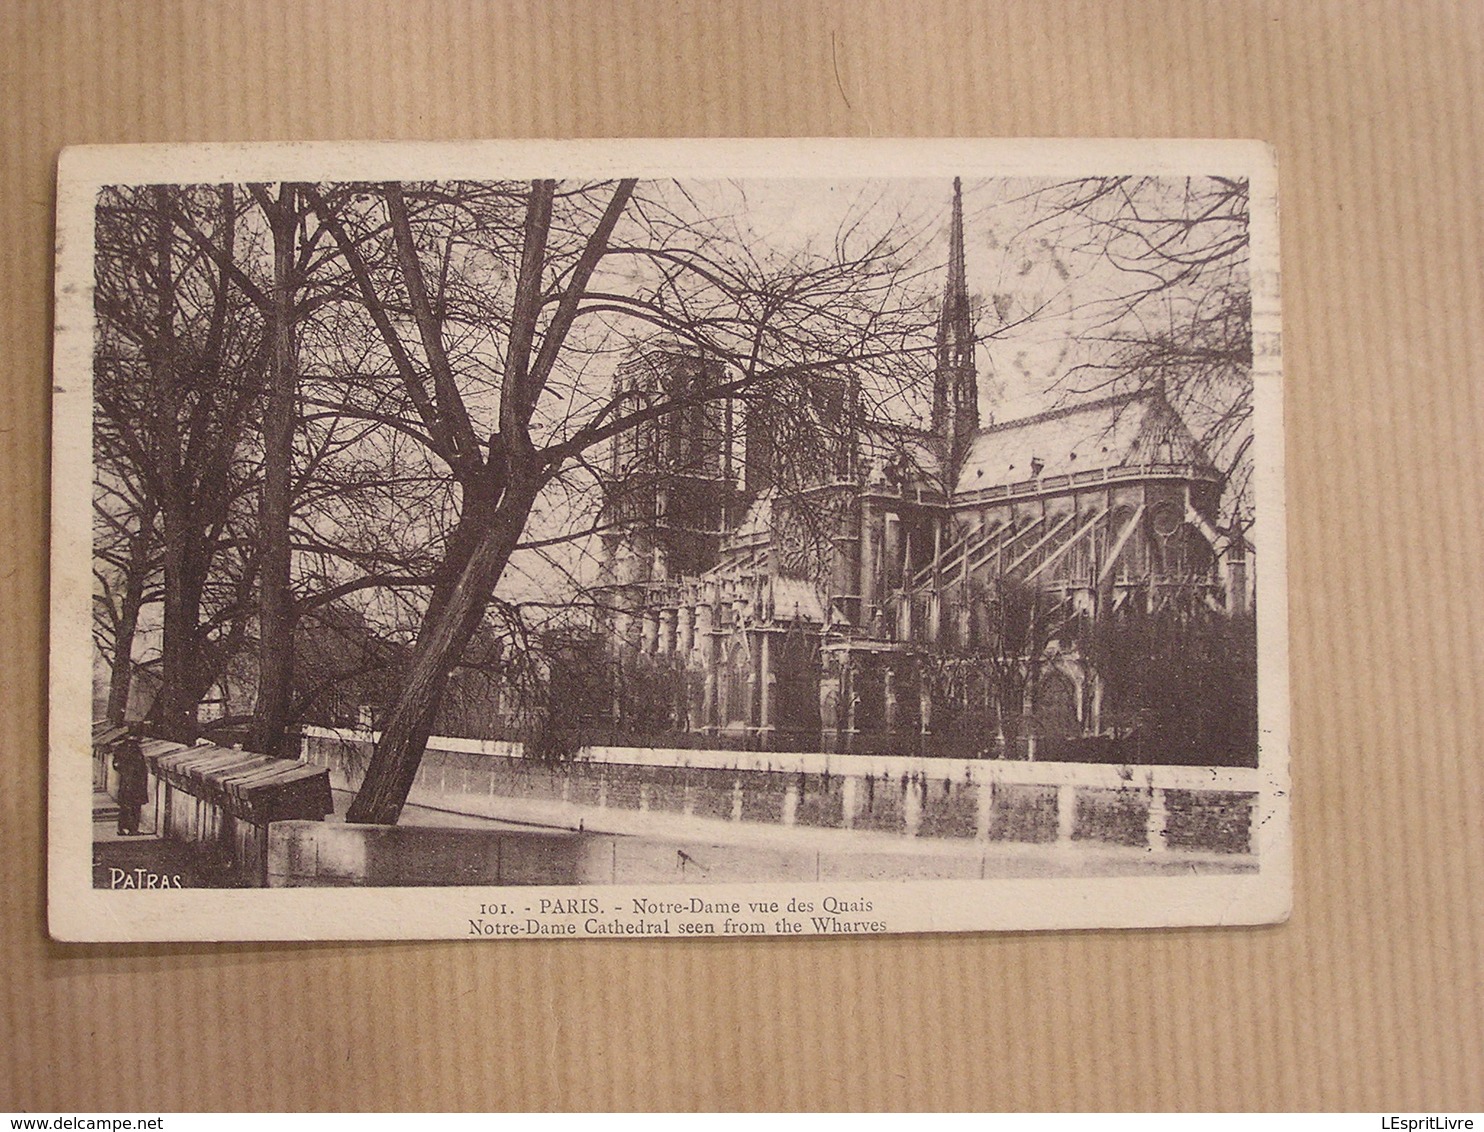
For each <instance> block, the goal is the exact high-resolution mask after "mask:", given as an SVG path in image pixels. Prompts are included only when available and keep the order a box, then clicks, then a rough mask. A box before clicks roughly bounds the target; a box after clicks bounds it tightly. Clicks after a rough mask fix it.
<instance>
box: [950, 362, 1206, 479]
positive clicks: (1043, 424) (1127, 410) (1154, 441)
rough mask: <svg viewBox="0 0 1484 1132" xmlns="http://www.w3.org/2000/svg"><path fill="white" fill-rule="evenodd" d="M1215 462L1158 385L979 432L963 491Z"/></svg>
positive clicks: (963, 473) (967, 462)
mask: <svg viewBox="0 0 1484 1132" xmlns="http://www.w3.org/2000/svg"><path fill="white" fill-rule="evenodd" d="M1153 464H1161V465H1170V464H1175V465H1194V466H1197V467H1199V468H1202V469H1205V470H1209V469H1210V460H1209V459H1208V458H1207V456H1206V453H1205V452H1204V450H1203V449H1202V448H1201V446H1200V444H1199V443H1198V442H1197V441H1196V439H1195V437H1193V436H1192V435H1191V433H1190V430H1189V429H1188V428H1187V427H1186V426H1185V422H1184V421H1182V420H1181V419H1180V415H1179V414H1178V413H1177V412H1176V411H1175V410H1174V409H1173V408H1172V407H1171V406H1170V403H1169V401H1167V400H1166V399H1165V396H1164V393H1163V391H1162V390H1161V389H1160V388H1159V387H1158V386H1150V387H1149V388H1146V389H1141V390H1138V391H1136V392H1133V393H1124V394H1120V395H1118V396H1114V397H1104V398H1101V399H1099V400H1095V401H1084V402H1081V403H1080V404H1075V405H1068V406H1066V407H1064V408H1060V409H1053V410H1051V411H1049V412H1045V413H1038V414H1036V415H1035V416H1033V417H1024V418H1022V419H1020V420H1015V421H1004V422H1002V423H1000V424H993V425H990V426H988V427H987V428H981V429H980V430H979V431H978V432H976V433H975V434H974V439H973V442H972V444H971V445H970V447H969V452H968V455H967V457H966V458H965V460H964V466H963V470H962V471H961V472H960V473H959V477H958V491H959V492H960V493H969V492H976V491H982V490H984V489H986V488H991V487H1000V486H1004V485H1008V484H1016V483H1023V482H1025V481H1027V480H1032V479H1037V478H1041V479H1045V478H1047V477H1052V476H1068V475H1076V474H1078V473H1083V472H1099V471H1111V470H1114V469H1120V468H1134V467H1147V466H1149V465H1153Z"/></svg>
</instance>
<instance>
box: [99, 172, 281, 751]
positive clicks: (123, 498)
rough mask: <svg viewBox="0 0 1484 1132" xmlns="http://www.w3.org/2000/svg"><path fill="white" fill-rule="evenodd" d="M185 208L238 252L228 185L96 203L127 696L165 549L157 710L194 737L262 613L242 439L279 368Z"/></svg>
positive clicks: (107, 476) (105, 472)
mask: <svg viewBox="0 0 1484 1132" xmlns="http://www.w3.org/2000/svg"><path fill="white" fill-rule="evenodd" d="M181 212H185V213H189V214H190V215H192V216H193V217H194V221H193V222H194V223H195V224H197V225H198V226H200V227H202V228H204V229H209V230H211V231H212V232H213V233H214V234H215V238H216V239H217V240H218V241H220V242H221V243H222V244H223V245H224V246H226V247H227V248H228V249H232V248H233V247H234V245H235V242H236V239H237V231H238V224H239V219H240V208H239V203H238V201H237V199H236V197H235V195H234V193H233V191H232V189H231V188H230V187H229V186H219V187H215V188H207V189H191V188H185V189H182V188H178V187H173V186H153V187H144V188H118V189H105V190H104V191H103V192H102V193H101V194H100V197H99V200H98V204H97V249H98V252H97V256H96V261H95V274H96V288H95V306H96V310H97V314H98V331H97V333H98V342H97V349H96V353H95V366H94V378H95V391H94V395H95V406H96V408H95V422H96V424H95V433H96V435H97V437H98V439H97V441H96V446H95V451H96V452H97V453H98V454H99V457H100V469H99V475H98V479H97V484H98V488H97V491H96V492H95V498H98V499H100V500H103V499H107V500H110V501H111V503H110V504H107V505H105V507H104V510H106V511H108V512H109V513H110V514H111V515H112V516H113V517H114V520H115V521H116V522H117V523H118V524H119V526H120V528H121V529H122V530H124V531H127V532H128V538H127V540H126V541H128V542H130V543H132V549H131V551H130V552H129V557H130V563H131V564H130V565H129V566H128V567H127V568H126V569H125V572H124V585H123V587H122V588H123V593H124V600H123V601H122V603H121V605H120V610H121V614H122V615H121V617H120V618H119V622H118V627H117V631H116V632H115V634H114V642H113V648H112V660H113V667H114V673H115V677H114V685H115V687H114V694H116V695H117V696H118V697H120V698H122V697H125V696H126V695H127V689H126V687H125V681H126V679H127V678H126V677H125V676H121V675H120V670H121V669H123V670H124V671H125V672H127V671H128V667H129V665H130V663H131V657H132V653H133V649H134V642H133V640H132V637H133V636H134V634H135V633H136V631H137V628H138V624H139V613H140V611H141V609H142V607H143V600H144V597H145V591H144V588H143V586H142V584H141V582H142V580H143V578H144V577H146V576H148V573H149V572H152V571H153V569H154V562H155V561H156V558H155V556H156V555H158V565H159V570H160V574H161V589H160V599H161V603H162V605H163V624H162V631H161V645H160V654H161V655H160V670H159V680H160V686H159V689H158V692H157V693H156V696H155V699H154V703H153V705H152V706H151V708H150V712H149V714H150V717H151V718H152V719H153V720H154V721H155V722H156V723H157V725H158V726H160V727H161V728H162V729H163V730H164V731H165V732H166V733H168V734H172V735H179V736H181V737H186V738H193V737H194V736H195V734H196V730H197V727H198V706H199V704H200V702H201V700H202V698H203V697H204V696H205V694H206V692H207V690H208V689H209V688H210V687H211V685H212V684H213V683H214V682H215V681H216V679H217V678H218V677H219V676H220V674H221V673H222V671H223V669H224V667H225V665H226V663H227V661H228V659H229V657H230V655H231V653H232V652H233V651H234V649H235V648H237V647H239V646H240V643H241V640H242V637H243V634H244V632H245V623H246V619H247V618H248V616H249V614H250V606H248V605H245V604H244V603H243V602H242V600H241V599H242V597H243V596H244V595H243V592H242V583H243V582H244V580H245V579H246V578H247V577H248V576H249V575H250V574H251V572H252V571H253V569H254V566H253V563H252V559H251V557H250V556H244V555H241V554H233V553H232V548H233V546H234V545H238V546H240V544H235V543H234V535H236V534H240V532H241V528H240V526H239V524H240V523H241V521H242V519H243V511H242V503H243V500H244V496H245V493H246V492H247V491H248V490H249V488H250V485H251V483H252V481H253V479H254V475H255V472H254V468H253V466H252V464H251V461H249V460H245V459H244V458H243V455H242V451H241V448H240V440H241V437H242V435H243V433H244V430H245V429H246V427H247V426H248V424H249V423H250V422H251V421H252V420H253V419H254V414H255V413H256V412H257V409H258V398H259V396H260V394H261V391H262V384H263V377H264V373H265V368H266V359H265V357H264V356H263V354H262V351H261V345H262V335H261V327H260V325H259V324H258V323H257V322H256V320H255V316H254V312H253V311H252V310H251V308H250V306H248V305H247V304H245V303H244V302H243V301H242V297H241V296H240V295H239V294H237V293H235V291H234V289H233V288H232V286H231V285H230V282H229V279H228V277H227V272H226V271H224V270H222V269H220V268H218V267H217V266H216V265H214V264H213V263H212V262H211V261H210V260H209V259H208V258H207V257H205V256H204V255H202V254H201V253H200V252H199V250H197V249H196V248H195V247H194V246H193V245H192V243H191V242H190V241H189V240H187V239H185V238H184V237H183V235H182V233H181V231H180V229H179V227H178V226H177V224H176V223H175V220H174V218H175V216H176V215H177V214H178V213H181ZM228 254H229V256H230V255H231V254H232V252H231V251H230V250H229V253H228ZM114 505H120V506H122V507H123V510H117V509H116V508H115V506H114ZM101 561H104V562H106V561H107V558H106V557H105V558H103V559H101ZM102 584H103V588H104V590H105V593H106V592H107V583H106V582H104V583H102ZM110 699H111V701H112V700H113V695H111V697H110ZM110 706H111V710H118V704H117V703H114V702H111V705H110Z"/></svg>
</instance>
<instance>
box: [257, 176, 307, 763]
mask: <svg viewBox="0 0 1484 1132" xmlns="http://www.w3.org/2000/svg"><path fill="white" fill-rule="evenodd" d="M294 196H295V194H294V187H293V186H292V185H288V184H285V185H282V186H280V188H279V192H278V202H277V204H276V205H275V206H274V208H273V209H272V211H271V212H270V214H269V221H270V225H271V227H272V231H273V309H272V311H271V313H270V316H269V317H270V323H271V325H272V328H273V367H272V377H271V380H270V383H269V388H268V401H267V405H266V407H265V409H264V412H263V496H262V502H261V505H260V507H259V509H258V548H259V556H260V557H259V574H258V583H259V591H258V592H259V602H258V698H257V705H256V708H255V710H254V714H253V729H252V736H251V746H252V749H253V750H255V751H259V752H261V753H263V754H266V755H282V754H283V753H284V752H283V745H284V732H285V730H286V729H287V727H288V714H289V694H290V690H291V687H292V681H293V664H294V608H293V600H292V596H291V593H290V590H289V570H290V554H289V511H290V506H291V502H292V500H291V487H292V484H291V478H292V473H293V455H294V394H295V392H296V384H297V368H298V367H297V362H296V357H295V349H294V293H293V278H292V275H293V269H294V242H295V236H296V234H297V231H298V226H299V218H298V213H297V211H296V209H295V207H294Z"/></svg>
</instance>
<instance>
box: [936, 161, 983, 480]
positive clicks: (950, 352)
mask: <svg viewBox="0 0 1484 1132" xmlns="http://www.w3.org/2000/svg"><path fill="white" fill-rule="evenodd" d="M936 362H937V364H936V366H935V369H934V372H933V431H934V432H935V433H937V434H938V436H939V438H940V439H941V440H942V441H943V448H944V453H945V455H946V457H947V461H946V466H945V467H944V469H943V470H944V474H945V478H946V479H947V480H948V481H949V483H950V485H951V483H952V481H953V480H954V479H955V478H956V477H957V475H958V468H959V465H960V464H962V463H963V459H964V456H965V455H966V454H967V452H968V449H969V443H970V441H971V440H972V439H973V436H974V433H975V432H976V431H977V430H978V428H979V383H978V380H977V377H976V375H975V371H974V319H973V315H972V314H971V312H970V310H969V285H968V278H967V271H966V269H965V266H964V198H963V187H962V184H961V182H960V181H959V179H958V178H957V177H955V178H954V179H953V215H952V219H951V220H950V221H949V228H948V280H947V282H946V283H945V284H944V287H943V309H942V310H941V311H940V312H939V314H938V340H937V358H936Z"/></svg>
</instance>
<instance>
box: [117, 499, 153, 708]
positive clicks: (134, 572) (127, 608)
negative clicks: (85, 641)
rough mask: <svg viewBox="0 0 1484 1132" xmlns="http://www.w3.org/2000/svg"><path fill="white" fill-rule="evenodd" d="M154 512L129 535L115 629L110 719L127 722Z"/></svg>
mask: <svg viewBox="0 0 1484 1132" xmlns="http://www.w3.org/2000/svg"><path fill="white" fill-rule="evenodd" d="M153 525H154V517H153V514H152V512H149V511H147V512H146V513H145V514H143V515H141V516H140V520H139V526H140V529H139V530H138V531H136V532H134V535H133V537H132V538H130V539H129V565H128V567H127V569H126V570H125V574H124V596H123V601H122V603H121V608H120V609H119V623H118V628H117V629H116V631H115V632H114V641H113V671H112V672H111V673H110V674H109V680H108V712H107V718H108V721H109V722H110V723H115V724H118V723H123V722H124V720H125V718H126V717H127V716H128V714H129V690H130V688H131V687H132V686H133V679H134V635H135V633H136V632H137V631H138V628H139V610H140V608H141V607H142V606H143V605H144V587H145V583H146V582H148V580H149V545H150V540H151V538H152V537H153V532H152V531H151V529H150V528H151V527H152V526H153Z"/></svg>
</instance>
